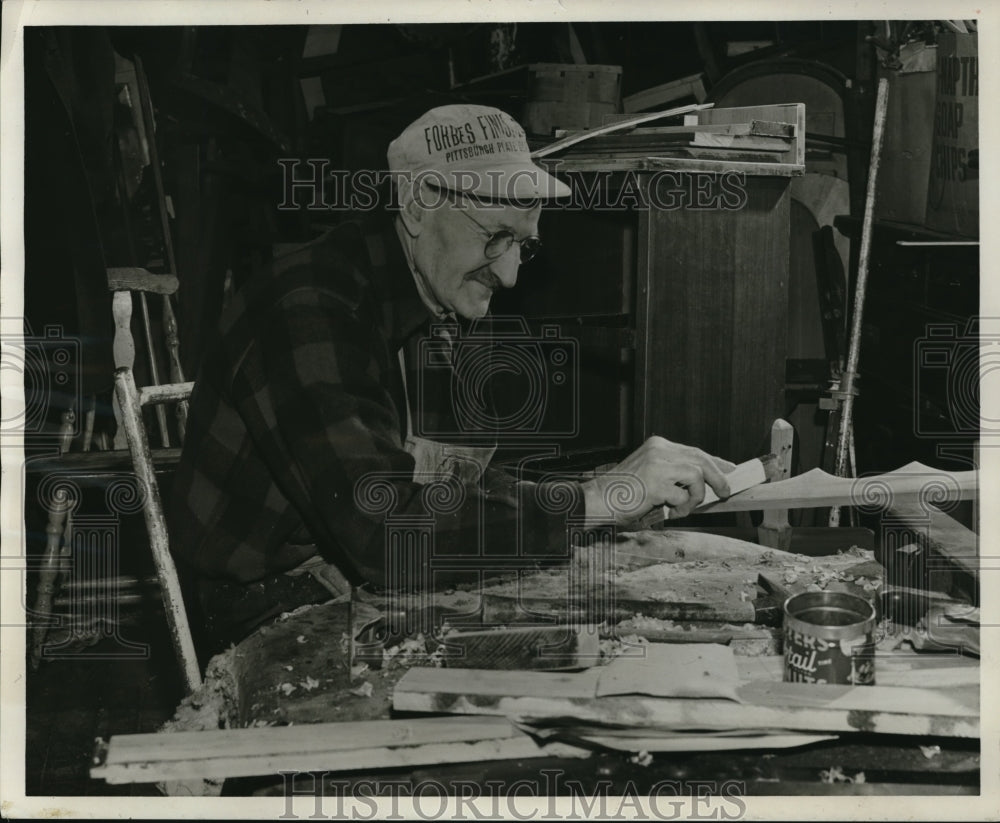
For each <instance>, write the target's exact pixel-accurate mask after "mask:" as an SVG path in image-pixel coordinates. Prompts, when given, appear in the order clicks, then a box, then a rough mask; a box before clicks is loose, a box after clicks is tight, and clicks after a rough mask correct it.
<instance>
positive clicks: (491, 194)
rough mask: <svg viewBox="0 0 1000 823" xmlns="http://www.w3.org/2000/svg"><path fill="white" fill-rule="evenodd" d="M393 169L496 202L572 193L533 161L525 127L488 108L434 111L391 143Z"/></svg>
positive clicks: (390, 151)
mask: <svg viewBox="0 0 1000 823" xmlns="http://www.w3.org/2000/svg"><path fill="white" fill-rule="evenodd" d="M388 157H389V171H391V172H392V173H393V174H401V173H402V174H408V175H410V176H411V177H412V178H413V179H416V178H418V177H420V178H422V179H423V180H424V181H426V182H427V183H429V184H431V185H433V186H436V187H438V188H445V189H450V190H452V191H459V192H463V193H465V194H473V195H476V196H478V197H484V198H489V199H491V200H516V201H525V200H532V199H536V200H537V199H543V200H545V199H550V198H554V197H567V196H569V195H570V194H571V193H572V192H571V190H570V188H569V186H567V185H566V184H565V183H563V182H562V181H561V180H557V179H556V178H555V177H553V176H552V175H551V174H549V173H548V172H547V171H545V170H544V169H543V168H541V167H540V166H537V165H535V164H534V163H533V162H532V161H531V155H530V151H529V149H528V141H527V138H526V137H525V135H524V129H522V128H521V126H519V125H518V123H517V121H515V120H514V118H512V117H511V116H510V115H509V114H507V113H506V112H503V111H500V109H495V108H491V107H489V106H471V105H453V106H439V107H438V108H435V109H431V110H430V111H429V112H427V113H426V114H424V115H422V116H421V117H419V118H418V119H417V120H415V121H414V122H413V123H411V124H410V125H409V126H407V127H406V129H404V131H403V133H402V134H400V135H399V137H397V138H396V139H395V140H393V141H392V143H390V144H389V155H388Z"/></svg>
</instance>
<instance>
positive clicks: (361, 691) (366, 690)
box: [350, 680, 374, 697]
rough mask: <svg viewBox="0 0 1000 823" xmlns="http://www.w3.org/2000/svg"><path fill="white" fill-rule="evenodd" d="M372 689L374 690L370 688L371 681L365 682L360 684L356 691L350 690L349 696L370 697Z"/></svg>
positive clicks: (372, 687)
mask: <svg viewBox="0 0 1000 823" xmlns="http://www.w3.org/2000/svg"><path fill="white" fill-rule="evenodd" d="M373 689H374V686H372V684H371V681H369V680H366V681H365V682H364V683H362V684H361V685H360V686H358V687H357V688H356V689H351V690H350V692H351V694H353V695H357V696H358V697H371V696H372V690H373Z"/></svg>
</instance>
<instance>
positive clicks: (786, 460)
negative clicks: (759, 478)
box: [757, 418, 795, 551]
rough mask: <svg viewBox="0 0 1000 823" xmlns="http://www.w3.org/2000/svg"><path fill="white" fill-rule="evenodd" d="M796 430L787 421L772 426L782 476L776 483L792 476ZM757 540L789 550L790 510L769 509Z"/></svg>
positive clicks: (776, 547) (774, 445)
mask: <svg viewBox="0 0 1000 823" xmlns="http://www.w3.org/2000/svg"><path fill="white" fill-rule="evenodd" d="M794 439H795V430H794V429H793V428H792V424H791V423H789V422H788V421H787V420H782V419H780V418H779V419H778V420H775V421H774V423H773V424H772V425H771V452H772V454H774V455H776V456H777V458H778V463H779V466H780V469H779V471H780V475H779V476H778V477H772V478H771V479H772V480H773V481H775V482H778V481H781V480H787V479H788V478H789V477H791V476H792V444H793V441H794ZM757 540H758V541H759V542H760V544H761V545H762V546H770V547H772V548H775V549H784V550H785V551H787V550H788V547H789V546H790V545H791V542H792V527H791V525H790V524H789V522H788V509H768V510H767V511H765V512H764V518H763V520H761V523H760V526H759V527H758V528H757Z"/></svg>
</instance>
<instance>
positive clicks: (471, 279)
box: [413, 193, 541, 320]
mask: <svg viewBox="0 0 1000 823" xmlns="http://www.w3.org/2000/svg"><path fill="white" fill-rule="evenodd" d="M424 202H425V203H426V205H427V207H428V208H427V210H426V213H425V221H424V225H423V227H422V230H421V232H420V234H419V236H418V237H417V238H416V239H415V243H414V247H413V260H414V263H415V265H416V267H417V271H418V272H420V274H421V275H422V276H423V278H424V281H425V284H426V286H427V288H428V289H429V290H430V292H431V296H432V297H433V298H434V299H435V300H436V301H437V302H438V303H440V304H441V305H442V306H443V307H444V308H445V310H446V311H453V312H455V314H457V315H458V316H459V317H463V318H465V319H467V320H473V319H475V318H477V317H482V316H484V315H485V314H486V312H487V310H488V309H489V307H490V299H491V298H492V297H493V293H494V292H495V291H496V290H497V289H499V288H508V289H509V288H511V287H513V285H514V284H515V283H516V282H517V270H518V266H519V265H520V260H521V246H520V244H519V243H513V244H511V247H510V248H509V249H508V250H507V251H506V252H504V253H503V254H502V255H501V256H500V257H496V258H493V259H490V258H488V257H487V256H486V242H487V240H489V235H491V234H493V233H494V232H499V231H505V230H506V231H509V232H512V233H513V235H514V237H515V239H516V240H522V239H524V238H525V237H529V236H531V235H537V234H538V217H539V215H540V213H541V205H536V206H534V207H532V208H518V207H516V206H513V205H501V204H494V203H479V202H477V201H475V200H473V199H472V198H468V197H461V196H459V197H449V198H445V197H444V196H437V195H436V194H434V193H431V194H429V195H427V196H426V197H425V199H424ZM462 209H464V210H465V214H462V213H461V210H462ZM470 217H471V218H472V220H470V219H469V218H470ZM473 220H474V221H475V222H473ZM476 223H479V224H480V225H481V226H482V228H479V227H478V226H477V225H476Z"/></svg>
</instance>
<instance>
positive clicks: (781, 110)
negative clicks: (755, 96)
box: [698, 103, 806, 166]
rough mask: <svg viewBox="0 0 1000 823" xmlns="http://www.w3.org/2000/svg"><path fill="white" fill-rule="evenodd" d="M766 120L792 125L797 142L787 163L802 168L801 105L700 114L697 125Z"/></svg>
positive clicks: (803, 116)
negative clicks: (793, 125)
mask: <svg viewBox="0 0 1000 823" xmlns="http://www.w3.org/2000/svg"><path fill="white" fill-rule="evenodd" d="M750 120H767V121H771V122H780V123H794V124H795V134H796V135H797V140H796V141H795V145H794V147H793V149H792V151H791V152H790V155H789V157H788V162H789V163H794V164H796V165H801V166H804V165H805V162H806V141H805V134H806V107H805V104H803V103H783V104H776V105H772V106H739V107H731V108H730V107H727V108H720V109H710V110H708V111H704V112H700V113H699V115H698V122H699V123H713V124H716V123H745V122H747V121H750Z"/></svg>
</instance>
